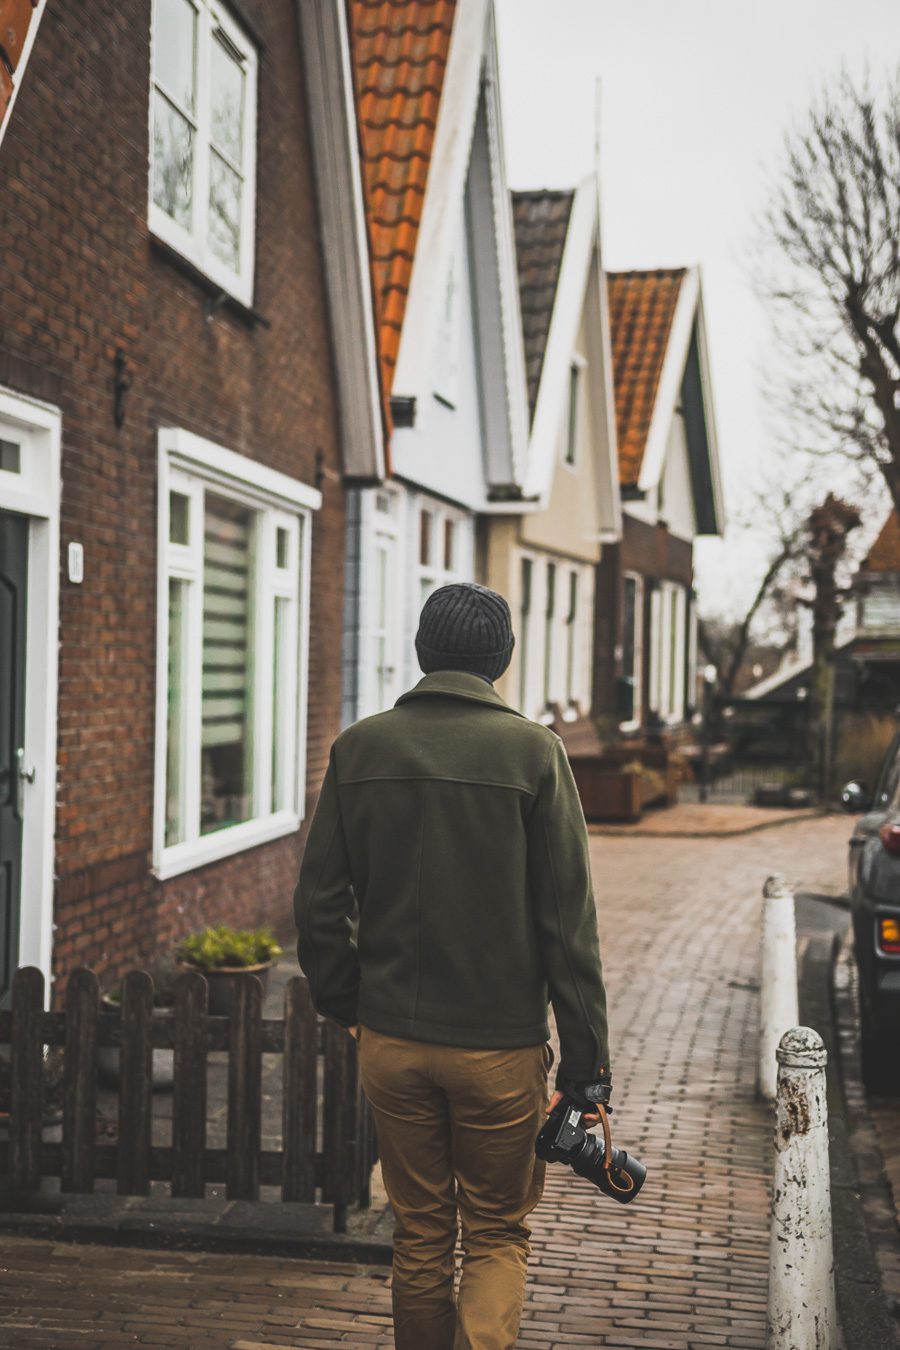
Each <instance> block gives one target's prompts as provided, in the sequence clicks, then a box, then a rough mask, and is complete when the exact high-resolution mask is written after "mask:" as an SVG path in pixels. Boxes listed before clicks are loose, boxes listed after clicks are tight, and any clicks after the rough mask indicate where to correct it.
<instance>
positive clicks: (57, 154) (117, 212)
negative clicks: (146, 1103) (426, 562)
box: [0, 0, 345, 981]
mask: <svg viewBox="0 0 900 1350" xmlns="http://www.w3.org/2000/svg"><path fill="white" fill-rule="evenodd" d="M203 5H209V6H211V14H210V23H211V24H212V25H213V28H212V29H211V30H210V31H211V32H212V33H213V36H212V37H211V39H210V41H211V42H216V41H219V40H220V33H221V29H220V28H218V27H216V25H218V24H223V23H225V22H226V21H228V22H230V23H232V24H234V25H236V29H237V31H239V33H240V35H241V39H242V42H243V41H245V42H246V44H247V48H248V49H250V50H252V53H253V55H254V59H255V65H256V84H257V93H256V107H257V113H256V137H255V161H256V192H255V265H254V266H253V271H252V278H251V280H252V300H251V301H250V303H244V302H243V301H238V300H235V299H233V298H232V297H231V296H230V295H228V294H227V293H226V291H225V290H224V289H223V287H222V286H221V285H220V284H219V283H218V282H217V281H214V280H211V279H210V277H209V276H208V275H207V274H206V272H205V271H204V269H203V267H202V266H201V267H199V268H198V267H197V266H196V265H195V262H189V261H187V260H185V258H184V257H183V256H181V255H180V254H179V252H178V251H177V250H173V249H172V247H171V246H170V245H169V244H165V243H163V242H162V241H161V240H160V239H158V238H156V237H154V235H153V234H151V230H150V226H149V224H148V214H149V212H148V197H149V195H150V186H149V179H148V160H149V157H150V152H151V146H150V135H149V130H148V126H149V122H150V116H149V113H150V109H151V100H152V98H153V93H152V84H151V19H152V16H151V0H128V3H127V4H124V5H123V4H115V3H113V2H112V0H86V3H85V4H83V5H79V6H77V7H71V6H66V5H56V4H51V5H49V6H48V7H47V10H46V13H45V14H44V16H43V21H42V24H41V28H40V33H39V37H38V40H37V41H36V43H35V46H34V50H33V53H32V56H31V60H30V64H29V69H28V78H27V80H26V81H25V83H24V85H23V87H22V89H21V91H20V94H19V96H18V98H17V101H16V105H15V108H14V111H13V115H12V117H11V119H10V123H9V126H8V127H7V129H6V134H5V138H4V141H3V145H2V148H0V173H2V180H3V188H2V195H0V235H2V238H3V248H2V251H0V393H2V394H3V395H5V396H8V398H9V400H10V401H9V407H10V408H15V407H18V406H20V404H19V403H17V402H16V401H17V400H19V401H21V407H22V408H24V409H25V410H26V416H27V408H28V406H29V404H30V402H31V401H36V403H35V406H36V407H41V408H43V407H44V406H45V405H46V406H47V407H48V408H50V409H51V411H52V410H53V409H56V410H58V420H59V428H60V441H61V494H60V500H59V516H58V544H59V551H58V555H57V558H53V559H52V565H51V566H50V568H49V578H48V594H52V592H53V590H54V577H53V572H54V570H55V563H56V562H57V561H58V563H59V574H58V600H59V627H58V634H59V645H58V663H59V666H58V700H57V709H56V712H57V715H58V720H57V727H56V735H57V778H56V793H55V841H54V843H53V852H52V867H53V901H52V918H53V924H54V931H53V936H52V970H53V974H54V976H55V978H56V979H57V981H62V980H64V978H65V975H66V973H67V972H68V971H69V970H71V969H72V967H73V966H75V965H79V964H88V965H90V966H92V967H93V968H94V969H95V970H97V971H98V972H99V973H101V975H104V976H110V977H113V976H115V975H116V974H117V973H118V972H120V971H121V970H122V969H124V968H126V967H128V966H130V965H133V964H135V963H136V962H138V961H140V960H142V959H145V958H147V957H149V956H150V955H152V954H153V953H154V952H156V951H158V950H160V949H165V948H167V947H169V946H170V945H171V944H172V942H173V941H174V940H176V939H177V938H178V937H179V936H181V935H183V934H184V933H186V932H188V931H190V930H192V929H194V928H196V927H197V926H199V925H202V924H205V923H207V922H212V921H219V920H221V921H224V922H229V923H236V924H256V923H260V922H269V923H271V924H273V925H274V926H276V928H281V929H282V930H284V929H285V927H286V921H287V917H288V914H289V905H290V894H291V890H292V887H293V884H294V880H295V877H296V872H297V867H298V863H299V858H300V853H301V848H302V838H303V829H302V826H301V827H300V828H299V829H298V828H297V827H296V824H295V826H294V828H293V829H284V830H282V831H281V833H280V836H279V837H274V832H273V837H272V838H270V840H269V841H268V842H262V843H257V844H256V845H255V846H248V847H245V848H244V849H242V850H239V851H235V852H233V853H232V854H231V855H230V856H225V857H222V858H220V859H218V860H216V861H211V862H207V863H205V864H203V865H197V866H192V867H187V868H184V869H183V870H181V871H179V872H177V873H174V874H171V875H168V876H167V879H165V880H162V879H160V876H159V875H158V872H159V871H160V869H159V868H154V856H153V847H154V846H153V837H154V795H155V792H156V793H157V797H158V792H159V789H158V783H157V779H158V765H159V745H158V742H157V716H158V714H157V705H158V694H159V690H158V652H157V609H158V595H159V594H160V590H159V586H160V581H159V567H160V565H161V564H160V547H159V540H158V515H159V512H160V510H161V507H162V503H161V501H160V498H159V491H158V474H159V468H158V466H159V453H160V449H159V447H160V444H161V443H160V441H159V433H160V429H161V428H166V427H171V428H178V429H180V431H183V432H185V433H192V434H193V436H194V437H196V438H200V439H201V440H202V442H203V443H204V444H206V443H212V444H213V445H214V446H216V447H222V448H223V449H224V450H225V451H226V452H229V453H230V454H231V455H234V456H240V457H242V459H241V460H240V461H237V460H235V461H234V463H240V464H244V463H247V464H248V467H252V466H253V465H261V466H264V469H265V470H266V471H269V470H273V471H276V475H281V476H283V479H281V478H279V479H278V480H277V481H278V483H282V482H283V481H285V480H288V479H289V480H291V482H292V483H299V484H300V485H301V486H302V488H303V490H304V491H305V492H306V498H305V500H307V501H308V502H309V503H312V508H311V509H309V510H308V512H307V523H306V524H305V525H304V526H303V528H304V529H308V530H309V552H308V555H307V557H308V565H307V564H304V563H303V561H302V560H303V556H304V555H303V553H302V550H301V553H300V559H301V562H300V565H301V567H302V566H307V573H308V575H307V576H306V577H305V578H304V585H305V587H306V589H305V591H304V590H303V589H302V588H301V592H300V598H299V599H298V600H297V601H296V606H295V611H292V612H295V613H296V614H297V615H298V616H299V618H298V620H297V626H298V632H299V633H300V642H299V648H295V650H298V652H299V654H298V656H297V660H298V662H300V663H301V664H302V665H303V669H302V670H300V672H299V675H298V684H297V696H298V699H300V700H302V701H303V703H304V707H305V714H306V716H305V723H306V727H305V737H304V740H305V744H303V745H301V748H300V751H299V754H298V763H297V772H298V775H299V785H298V788H297V794H296V797H297V799H296V802H295V803H294V805H295V807H296V812H297V815H298V817H305V818H306V819H308V816H309V806H311V805H312V802H313V799H314V795H315V793H316V792H317V790H318V785H319V783H320V781H321V777H322V774H323V772H324V769H325V766H326V761H327V756H328V751H329V747H330V744H331V741H332V739H333V737H334V735H335V734H336V732H337V730H338V726H339V721H340V702H341V687H340V685H341V619H342V603H343V550H344V529H345V520H344V500H343V488H342V484H341V481H340V473H341V459H340V448H339V440H338V415H337V408H336V395H335V385H334V379H333V372H332V357H331V346H330V335H329V325H328V316H327V310H326V296H325V292H324V285H323V280H322V259H321V248H320V237H319V227H318V223H317V212H316V195H315V191H314V186H313V177H312V163H311V149H310V144H309V130H308V111H307V104H306V100H305V97H304V69H303V61H302V54H301V40H300V35H299V33H298V13H297V6H296V4H295V3H294V0H272V2H271V3H267V4H265V5H263V4H262V3H256V0H240V3H239V4H238V3H237V0H233V2H230V3H229V4H228V5H227V7H226V6H223V5H219V4H213V0H203ZM199 12H202V7H201V11H199ZM223 14H224V17H223ZM213 29H214V31H213ZM220 45H221V47H222V50H220V48H219V47H216V48H215V52H214V56H213V58H212V59H213V60H218V61H219V62H220V63H221V61H222V60H223V59H226V58H227V59H231V55H232V54H233V53H231V52H229V49H228V45H227V41H226V39H225V38H222V39H221V44H220ZM222 51H224V52H225V57H224V58H223V56H222ZM235 66H236V67H237V68H241V67H240V63H239V62H237V60H236V58H235ZM242 69H244V70H246V67H243V68H242ZM166 115H167V116H168V115H169V113H168V112H167V113H166ZM171 116H173V117H174V114H171ZM196 143H199V142H197V141H195V144H196ZM209 159H210V162H212V161H213V160H214V159H215V155H214V153H213V152H212V151H210V152H209ZM223 162H224V161H223ZM216 163H218V161H216ZM214 171H215V165H214V167H213V172H214ZM220 172H222V173H224V172H226V171H225V170H220ZM248 183H250V188H248ZM251 188H252V183H251V182H250V180H249V179H246V180H245V182H244V190H245V191H248V190H250V189H251ZM252 206H253V204H252V203H251V204H250V212H251V214H250V217H249V219H250V220H251V222H252V220H253V209H252ZM117 354H118V358H117ZM117 360H118V364H117ZM117 375H118V382H119V385H120V388H119V396H118V405H119V406H118V408H117V406H116V403H117V399H116V382H117ZM117 412H118V414H119V420H120V421H121V425H118V426H117V417H116V413H117ZM48 416H50V414H49V413H48ZM0 444H7V442H6V441H3V432H2V430H0ZM9 444H10V445H12V442H9ZM10 453H11V454H15V453H17V452H16V447H15V446H14V445H13V448H12V450H11V451H10ZM26 453H27V447H26ZM14 462H17V461H13V460H11V461H10V465H13V464H14ZM10 465H7V466H6V467H7V469H8V470H9V471H8V472H7V473H6V474H4V473H3V472H0V513H2V511H3V507H4V497H3V490H4V489H3V481H4V480H5V479H8V480H9V481H10V483H11V486H10V497H9V500H10V501H12V502H13V503H15V501H16V497H15V483H14V482H12V479H13V470H12V469H11V468H10ZM267 481H268V480H267ZM275 481H276V480H275V478H273V479H272V482H273V483H274V482H275ZM317 489H320V490H321V502H320V504H316V502H314V501H313V499H314V498H316V496H317V491H316V490H317ZM260 491H262V489H260ZM266 491H268V487H267V488H266ZM257 516H259V513H257V515H255V516H254V519H256V518H257ZM50 537H51V538H52V537H53V536H52V535H51V536H50ZM207 537H208V536H207ZM255 537H256V536H254V538H255ZM285 537H287V536H285ZM279 539H280V536H279ZM71 544H76V545H78V544H80V545H82V547H83V580H82V581H80V582H79V581H77V579H76V580H72V579H70V578H71V576H72V575H75V576H76V578H77V567H78V563H77V558H76V559H75V560H74V561H72V562H70V558H69V546H70V545H71ZM204 556H205V555H204ZM72 568H74V573H73V572H72V570H71V569H72ZM32 580H33V578H32V576H31V575H29V584H31V581H32ZM199 586H200V583H199V582H198V592H199ZM304 594H306V595H308V609H307V613H306V614H304V612H303V611H304V608H306V606H305V601H304V599H303V596H304ZM205 603H206V602H205V601H204V604H205ZM248 603H249V602H248ZM206 617H207V616H206V612H205V610H204V612H203V620H204V623H205V622H206ZM304 622H305V623H307V624H308V634H309V637H308V664H307V663H306V660H305V656H304V651H303V645H304V644H303V637H302V634H303V630H304ZM291 631H292V630H291ZM33 635H34V630H33V627H30V628H29V639H28V640H29V643H30V642H31V641H32V639H33ZM204 641H205V639H204ZM51 649H52V644H51ZM286 650H288V651H289V653H290V651H291V648H290V644H288V647H287V648H286ZM204 660H205V649H204ZM204 670H205V666H204ZM198 678H199V677H198ZM248 678H249V677H248ZM204 679H205V675H204ZM284 687H285V688H290V687H291V686H290V683H288V684H287V685H286V686H284ZM204 688H205V686H204ZM304 689H305V698H304ZM40 697H41V689H40V686H39V680H36V679H35V678H34V675H33V674H32V675H31V676H29V677H28V679H27V681H26V687H25V698H26V704H27V702H28V700H30V699H31V700H36V699H39V698H40ZM204 697H206V695H205V693H204ZM260 697H261V696H260ZM169 698H170V699H171V693H170V695H169ZM279 706H281V705H273V717H274V718H276V720H277V710H278V707H279ZM163 707H165V703H163ZM248 715H249V714H248ZM205 716H206V714H205V711H204V718H205ZM300 718H301V722H302V720H303V709H301V712H300ZM204 727H205V723H204ZM203 734H204V736H205V734H206V733H205V730H204V733H203ZM301 736H302V731H301ZM277 739H278V727H277V726H276V727H275V728H274V737H273V743H274V742H277ZM257 750H258V747H257ZM25 751H26V754H27V755H29V756H30V759H31V760H32V761H33V760H34V758H35V756H34V751H33V749H29V747H28V745H26V746H25ZM168 753H169V754H170V755H171V753H172V751H171V747H170V749H169V751H168ZM259 753H262V752H261V751H259ZM278 753H279V752H278V750H277V747H275V748H273V749H272V750H271V754H272V756H273V762H274V757H275V756H276V755H277V754H278ZM304 759H305V784H306V792H305V793H304V790H303V768H304ZM164 762H168V761H164ZM34 767H35V769H36V783H38V784H40V783H41V781H42V780H43V785H44V787H43V790H44V792H45V793H46V784H47V781H48V776H50V775H52V769H53V765H52V762H50V763H47V762H46V758H45V759H44V761H43V762H42V761H41V759H40V757H38V759H37V762H36V763H35V764H34ZM273 772H274V770H273ZM33 787H34V784H30V785H26V788H25V793H26V795H25V819H26V822H27V812H28V803H29V797H28V793H29V792H30V791H31V790H32V789H33ZM272 791H273V792H274V789H272ZM51 796H52V794H51ZM304 798H305V800H304ZM271 804H272V809H274V805H275V802H274V797H272V799H271ZM250 809H252V808H250ZM157 811H158V802H157ZM207 837H208V836H207ZM163 871H165V869H163ZM34 875H36V874H34ZM37 890H38V888H37V887H35V889H34V890H32V891H31V893H29V894H25V893H23V894H22V896H21V911H22V912H21V916H20V922H21V926H22V928H23V930H24V928H26V927H27V926H28V924H29V923H30V922H32V920H33V921H34V922H37V920H36V919H35V917H34V915H33V914H31V913H30V909H31V907H33V906H35V905H39V904H41V903H42V901H41V899H40V897H39V895H38V894H37ZM7 904H9V897H7ZM45 926H46V925H45ZM41 944H42V950H45V951H46V950H48V944H49V939H48V937H47V934H46V933H44V934H43V936H42V937H41V939H40V943H39V944H38V945H41ZM35 950H36V949H35V944H34V942H31V945H30V946H29V947H28V949H27V951H25V952H24V957H23V959H31V960H32V961H33V960H35V959H36V958H35V956H34V951H35ZM23 951H24V948H23ZM15 958H16V953H15V952H13V959H12V965H13V966H15V964H16V959H15Z"/></svg>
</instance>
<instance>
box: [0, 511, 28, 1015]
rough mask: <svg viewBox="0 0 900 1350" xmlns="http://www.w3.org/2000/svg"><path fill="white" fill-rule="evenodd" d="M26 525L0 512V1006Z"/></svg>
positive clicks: (14, 830)
mask: <svg viewBox="0 0 900 1350" xmlns="http://www.w3.org/2000/svg"><path fill="white" fill-rule="evenodd" d="M27 578H28V520H27V518H26V517H25V516H17V515H14V514H13V513H12V512H11V511H0V1007H4V1006H6V1005H8V1003H9V997H10V982H11V980H12V975H13V971H14V970H15V968H16V965H17V961H18V955H19V907H20V902H21V891H22V806H21V799H20V788H21V779H20V776H19V768H20V759H21V757H22V754H21V752H22V748H23V743H24V733H25V594H26V585H27Z"/></svg>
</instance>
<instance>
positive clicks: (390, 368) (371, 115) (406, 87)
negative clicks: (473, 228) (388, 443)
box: [348, 0, 456, 398]
mask: <svg viewBox="0 0 900 1350" xmlns="http://www.w3.org/2000/svg"><path fill="white" fill-rule="evenodd" d="M348 12H349V15H350V51H351V56H352V61H353V71H354V81H355V86H356V108H357V118H358V123H359V141H360V155H361V159H362V169H363V187H364V195H365V204H366V218H367V221H368V227H369V248H370V253H371V262H372V279H373V287H374V292H375V303H376V310H377V312H376V316H375V321H376V326H377V330H378V352H379V360H380V364H381V379H382V385H383V388H384V391H385V394H386V396H387V397H388V398H389V397H390V395H391V393H392V390H393V384H394V372H395V370H396V366H397V353H398V351H399V347H400V334H401V331H402V327H403V319H404V315H405V313H406V304H407V299H408V296H409V285H410V278H411V276H412V269H413V260H414V258H415V252H416V244H417V241H418V235H419V226H420V224H421V220H422V212H423V208H424V204H425V186H426V183H427V181H428V174H429V169H430V167H431V155H432V150H433V147H434V137H435V130H436V128H437V119H438V108H439V106H440V101H441V94H442V92H443V88H444V78H445V75H446V71H447V59H448V55H449V51H450V38H451V35H452V32H453V23H454V18H455V16H456V0H404V3H401V4H397V3H389V2H386V0H349V5H348Z"/></svg>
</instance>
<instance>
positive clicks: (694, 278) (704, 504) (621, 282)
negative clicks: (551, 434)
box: [609, 267, 724, 534]
mask: <svg viewBox="0 0 900 1350" xmlns="http://www.w3.org/2000/svg"><path fill="white" fill-rule="evenodd" d="M609 298H610V324H611V328H612V344H613V379H614V382H615V400H616V425H617V431H618V441H619V481H620V483H621V486H622V489H623V491H624V492H627V493H631V494H637V495H639V496H644V495H646V493H647V492H648V491H650V490H651V489H653V488H655V487H658V485H659V482H660V478H661V476H662V472H663V467H664V463H665V457H666V447H667V443H668V435H669V430H670V427H671V425H672V418H673V416H674V414H675V410H676V408H677V407H679V406H680V407H681V409H682V412H683V414H684V423H685V432H686V435H687V448H688V456H689V461H690V471H691V481H692V487H693V496H694V508H695V512H696V518H697V530H698V533H700V534H719V533H721V530H722V528H723V522H724V508H723V503H722V491H721V480H720V474H719V461H718V446H717V441H716V431H715V420H714V417H713V413H712V404H711V400H710V393H709V387H710V378H709V367H708V360H707V354H706V337H705V329H704V322H703V303H702V297H701V293H700V273H699V268H697V267H691V268H670V269H660V270H656V271H646V272H611V273H610V274H609Z"/></svg>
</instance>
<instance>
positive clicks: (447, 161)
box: [301, 0, 488, 400]
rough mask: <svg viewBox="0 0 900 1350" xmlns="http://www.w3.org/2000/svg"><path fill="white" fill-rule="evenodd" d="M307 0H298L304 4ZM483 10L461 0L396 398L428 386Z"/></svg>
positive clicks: (463, 167)
mask: <svg viewBox="0 0 900 1350" xmlns="http://www.w3.org/2000/svg"><path fill="white" fill-rule="evenodd" d="M304 2H305V0H301V8H302V4H303V3H304ZM487 13H488V0H458V4H457V6H456V13H455V17H454V20H453V32H452V34H451V37H450V48H449V51H448V54H447V68H446V71H445V73H444V86H443V90H442V92H441V102H440V107H439V109H438V120H437V128H436V130H435V135H434V144H433V147H432V152H431V164H430V166H429V169H428V180H427V183H426V188H425V202H424V205H423V210H422V219H421V222H420V224H419V231H418V238H417V240H416V255H415V259H414V261H413V268H412V275H411V277H410V282H409V295H408V296H407V300H406V311H405V313H404V316H403V329H402V331H401V334H400V348H399V351H398V353H397V367H396V370H395V371H394V383H393V388H392V390H391V394H392V397H393V398H398V399H412V400H415V399H417V398H419V399H421V398H423V397H424V395H425V392H426V389H427V380H428V361H429V358H430V355H431V337H432V335H433V333H434V331H435V321H436V313H437V307H438V305H439V304H440V300H441V289H440V287H439V286H435V284H434V278H435V276H442V275H443V272H444V270H445V268H446V266H447V263H448V259H449V254H450V249H451V247H452V245H453V229H454V227H455V224H456V220H457V215H456V210H455V206H456V203H458V202H460V201H461V200H462V197H463V193H464V192H465V185H466V174H467V172H468V167H469V154H470V150H471V145H472V134H473V132H474V130H475V116H476V113H477V111H478V98H479V93H480V87H481V62H482V56H483V53H484V46H485V39H486V35H487Z"/></svg>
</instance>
